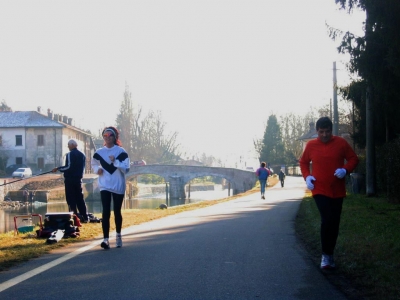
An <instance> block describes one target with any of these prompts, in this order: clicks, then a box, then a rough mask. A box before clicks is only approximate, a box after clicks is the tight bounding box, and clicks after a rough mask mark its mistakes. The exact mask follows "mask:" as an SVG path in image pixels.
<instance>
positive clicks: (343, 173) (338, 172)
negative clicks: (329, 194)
mask: <svg viewBox="0 0 400 300" xmlns="http://www.w3.org/2000/svg"><path fill="white" fill-rule="evenodd" d="M333 175H335V176H336V177H337V178H340V179H342V178H343V177H344V176H346V169H342V168H339V169H337V170H336V171H335V174H333Z"/></svg>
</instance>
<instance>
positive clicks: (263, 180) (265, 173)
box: [256, 162, 269, 199]
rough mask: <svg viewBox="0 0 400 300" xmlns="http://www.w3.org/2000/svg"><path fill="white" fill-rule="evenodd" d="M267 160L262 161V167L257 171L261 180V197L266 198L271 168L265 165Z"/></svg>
mask: <svg viewBox="0 0 400 300" xmlns="http://www.w3.org/2000/svg"><path fill="white" fill-rule="evenodd" d="M265 166H266V164H265V162H262V163H261V167H259V168H258V169H257V171H256V175H257V176H258V180H259V181H260V187H261V199H265V196H264V195H265V186H266V184H267V179H268V176H269V170H268V169H267V168H266V167H265Z"/></svg>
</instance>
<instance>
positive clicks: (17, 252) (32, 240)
mask: <svg viewBox="0 0 400 300" xmlns="http://www.w3.org/2000/svg"><path fill="white" fill-rule="evenodd" d="M277 182H278V179H277V178H275V177H274V178H272V177H271V179H270V180H269V185H270V186H273V185H275V184H276V183H277ZM256 192H259V188H258V187H257V186H256V187H255V188H253V189H252V190H249V191H247V192H245V193H242V194H239V195H235V196H231V197H227V198H223V199H219V200H204V201H201V202H197V203H192V204H185V205H179V206H173V207H169V208H168V209H126V210H123V211H122V216H123V219H124V222H123V227H124V228H126V227H129V226H132V225H138V224H141V223H144V222H148V221H151V220H155V219H159V218H163V217H166V216H169V215H173V214H177V213H180V212H183V211H189V210H194V209H198V208H202V207H207V206H211V205H215V204H217V203H221V202H224V201H230V200H233V199H236V198H238V197H241V196H243V195H248V194H252V193H256ZM95 215H96V216H97V217H101V215H100V214H95ZM110 225H111V228H110V230H111V231H113V230H115V227H114V226H115V225H114V220H113V215H112V216H111V222H110ZM101 233H102V229H101V223H87V224H83V225H82V227H81V229H80V237H79V238H69V239H62V240H61V241H60V242H58V243H55V244H46V240H45V239H39V238H37V237H36V234H34V233H24V234H19V235H14V232H12V231H11V232H8V233H4V234H0V271H5V270H7V269H9V268H10V267H13V266H15V265H17V264H19V263H21V262H24V261H27V260H29V259H32V258H35V257H39V256H41V255H43V254H45V253H48V252H50V251H51V250H53V249H57V248H60V247H65V246H67V245H69V244H71V243H77V242H80V241H87V240H92V239H95V238H96V237H98V236H99V235H101Z"/></svg>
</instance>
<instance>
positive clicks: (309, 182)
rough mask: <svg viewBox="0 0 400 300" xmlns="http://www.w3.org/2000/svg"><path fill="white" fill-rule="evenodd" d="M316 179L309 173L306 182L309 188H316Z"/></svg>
mask: <svg viewBox="0 0 400 300" xmlns="http://www.w3.org/2000/svg"><path fill="white" fill-rule="evenodd" d="M315 180H316V179H315V178H314V176H311V175H308V176H307V178H306V184H307V188H308V189H309V190H313V189H314V184H313V181H315Z"/></svg>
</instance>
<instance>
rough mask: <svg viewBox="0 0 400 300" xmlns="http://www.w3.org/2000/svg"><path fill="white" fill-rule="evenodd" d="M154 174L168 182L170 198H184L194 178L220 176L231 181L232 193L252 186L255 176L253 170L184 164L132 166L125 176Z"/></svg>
mask: <svg viewBox="0 0 400 300" xmlns="http://www.w3.org/2000/svg"><path fill="white" fill-rule="evenodd" d="M142 174H155V175H158V176H161V177H163V178H164V180H165V182H168V183H169V197H170V199H184V198H186V193H185V185H186V184H187V183H188V182H189V181H191V180H192V179H194V178H197V177H204V176H215V177H222V178H225V179H226V180H228V181H229V182H230V183H231V187H232V190H233V195H236V194H239V193H243V192H245V191H247V190H250V189H252V188H253V187H254V185H255V182H256V176H255V175H254V172H249V171H245V170H239V169H234V168H221V167H202V166H186V165H145V166H133V167H132V168H131V169H130V171H129V172H128V173H127V174H126V176H127V177H131V176H136V175H142Z"/></svg>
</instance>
